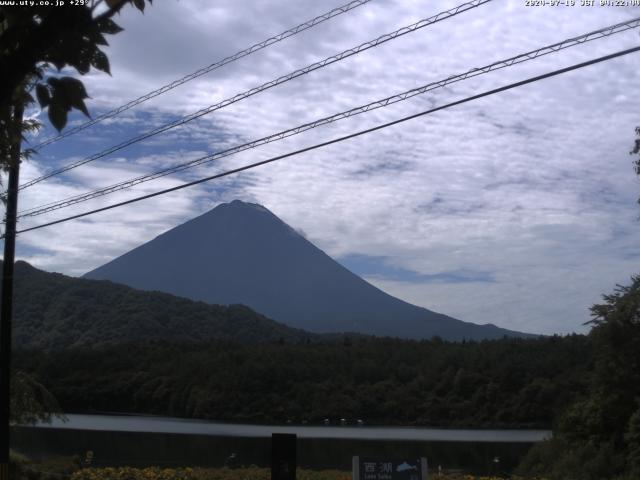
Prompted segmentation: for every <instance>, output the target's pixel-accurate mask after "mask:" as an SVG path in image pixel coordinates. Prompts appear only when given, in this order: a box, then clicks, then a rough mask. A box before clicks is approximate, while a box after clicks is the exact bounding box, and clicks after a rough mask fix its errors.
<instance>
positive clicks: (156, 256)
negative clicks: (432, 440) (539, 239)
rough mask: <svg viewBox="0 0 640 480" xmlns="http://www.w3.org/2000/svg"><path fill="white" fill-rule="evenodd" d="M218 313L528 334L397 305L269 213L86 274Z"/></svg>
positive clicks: (198, 226) (194, 231)
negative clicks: (234, 309) (226, 309)
mask: <svg viewBox="0 0 640 480" xmlns="http://www.w3.org/2000/svg"><path fill="white" fill-rule="evenodd" d="M85 277H86V278H90V279H104V280H111V281H113V282H117V283H122V284H125V285H129V286H131V287H134V288H138V289H142V290H150V291H153V290H157V291H162V292H167V293H172V294H174V295H178V296H181V297H186V298H190V299H193V300H200V301H203V302H207V303H210V304H223V305H228V304H244V305H248V306H250V307H251V308H253V309H255V310H256V311H259V312H261V313H262V314H264V315H267V316H268V317H270V318H273V319H275V320H277V321H279V322H283V323H285V324H287V325H289V326H292V327H295V328H301V329H304V330H308V331H312V332H318V333H320V332H359V333H363V334H370V335H379V336H393V337H400V338H412V339H421V338H422V339H424V338H431V337H433V336H436V335H437V336H440V337H441V338H443V339H446V340H462V339H474V340H480V339H495V338H500V337H502V336H505V335H507V336H528V335H527V334H523V333H519V332H514V331H511V330H506V329H502V328H498V327H496V326H495V325H491V324H486V325H477V324H474V323H469V322H463V321H460V320H457V319H455V318H452V317H449V316H446V315H442V314H440V313H436V312H432V311H430V310H427V309H426V308H422V307H417V306H415V305H411V304H409V303H407V302H404V301H402V300H400V299H398V298H395V297H392V296H391V295H388V294H386V293H385V292H383V291H381V290H379V289H378V288H376V287H374V286H373V285H371V284H369V283H367V282H366V281H365V280H363V279H362V278H360V277H358V276H357V275H355V274H354V273H352V272H350V271H349V270H347V269H346V268H344V267H343V266H342V265H340V264H339V263H337V262H336V261H334V260H333V259H331V258H330V257H329V256H328V255H326V254H325V253H324V252H323V251H321V250H320V249H318V248H317V247H315V246H314V245H313V244H311V243H310V242H309V241H307V240H306V239H305V238H303V237H302V236H301V235H299V234H298V233H297V232H296V231H295V230H294V229H292V228H291V227H289V226H288V225H287V224H285V223H284V222H282V221H281V220H280V219H279V218H278V217H276V216H275V215H274V214H273V213H271V212H270V211H269V210H267V209H266V208H264V207H263V206H260V205H256V204H251V203H244V202H241V201H238V200H236V201H233V202H231V203H227V204H221V205H219V206H217V207H216V208H214V209H213V210H211V211H209V212H207V213H205V214H204V215H201V216H199V217H197V218H194V219H193V220H190V221H188V222H186V223H184V224H183V225H180V226H178V227H176V228H173V229H172V230H169V231H168V232H165V233H163V234H162V235H160V236H158V237H157V238H155V239H153V240H151V241H150V242H147V243H145V244H143V245H141V246H139V247H138V248H135V249H134V250H131V251H130V252H128V253H126V254H124V255H122V256H121V257H119V258H116V259H115V260H113V261H111V262H109V263H107V264H105V265H103V266H101V267H99V268H97V269H95V270H93V271H91V272H89V273H87V274H86V275H85Z"/></svg>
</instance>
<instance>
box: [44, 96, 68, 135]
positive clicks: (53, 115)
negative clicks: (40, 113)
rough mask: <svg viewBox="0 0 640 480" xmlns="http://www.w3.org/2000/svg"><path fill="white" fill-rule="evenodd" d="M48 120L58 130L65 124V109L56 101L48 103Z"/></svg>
mask: <svg viewBox="0 0 640 480" xmlns="http://www.w3.org/2000/svg"><path fill="white" fill-rule="evenodd" d="M48 114H49V121H50V122H51V125H53V126H54V127H55V128H56V130H58V131H59V132H60V131H61V130H62V129H63V128H64V126H65V125H66V124H67V110H65V109H64V107H62V105H61V104H60V103H58V102H52V103H51V105H49V112H48Z"/></svg>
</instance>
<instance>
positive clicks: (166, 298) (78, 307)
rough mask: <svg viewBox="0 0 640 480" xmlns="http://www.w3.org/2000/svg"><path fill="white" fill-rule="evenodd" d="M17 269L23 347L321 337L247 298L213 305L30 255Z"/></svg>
mask: <svg viewBox="0 0 640 480" xmlns="http://www.w3.org/2000/svg"><path fill="white" fill-rule="evenodd" d="M1 264H2V262H1V261H0V265H1ZM15 269H16V273H15V299H14V324H13V340H14V345H15V346H16V347H18V348H33V349H44V350H50V349H64V348H75V347H80V348H83V347H84V348H93V347H100V346H107V345H116V344H121V343H132V342H141V341H148V340H171V341H177V342H184V343H190V342H192V343H198V342H206V341H210V340H212V339H216V340H225V341H237V342H243V343H255V342H264V341H272V340H278V339H281V338H282V339H284V340H285V341H288V342H295V341H298V342H306V341H307V339H314V338H315V337H316V336H315V335H313V334H311V333H308V332H304V331H302V330H298V329H295V328H290V327H287V326H286V325H283V324H281V323H277V322H274V321H273V320H270V319H268V318H266V317H264V316H263V315H260V314H259V313H256V312H255V311H253V310H251V309H250V308H248V307H246V306H243V305H231V306H228V307H227V306H222V305H209V304H206V303H202V302H194V301H191V300H187V299H184V298H180V297H176V296H174V295H169V294H166V293H160V292H144V291H140V290H135V289H133V288H129V287H125V286H124V285H118V284H115V283H111V282H108V281H95V280H85V279H80V278H72V277H67V276H65V275H61V274H58V273H49V272H44V271H42V270H38V269H36V268H34V267H32V266H31V265H29V264H28V263H26V262H17V263H16V266H15Z"/></svg>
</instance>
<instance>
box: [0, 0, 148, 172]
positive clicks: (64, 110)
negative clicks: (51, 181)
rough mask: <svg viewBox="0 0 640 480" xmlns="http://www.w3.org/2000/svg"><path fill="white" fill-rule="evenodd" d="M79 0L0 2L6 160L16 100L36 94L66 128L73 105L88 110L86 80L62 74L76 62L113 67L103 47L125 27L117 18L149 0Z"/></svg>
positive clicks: (79, 67) (1, 129)
mask: <svg viewBox="0 0 640 480" xmlns="http://www.w3.org/2000/svg"><path fill="white" fill-rule="evenodd" d="M148 1H149V3H151V1H152V0H148ZM45 3H46V4H47V5H44V4H45ZM78 3H81V4H75V3H73V2H67V4H66V5H60V6H56V5H54V2H35V4H34V5H24V6H6V5H3V6H0V71H1V72H2V75H0V134H1V137H0V154H1V155H2V157H1V160H2V162H3V164H5V165H6V163H7V159H8V158H9V157H8V155H7V151H8V149H9V146H10V145H12V144H13V143H12V142H13V141H15V134H13V133H12V128H11V125H12V124H13V123H14V122H15V119H14V110H15V107H16V105H18V104H20V105H22V106H26V105H28V104H29V103H31V102H33V101H35V99H34V95H35V97H36V98H37V100H38V103H39V104H40V107H41V108H42V109H47V113H48V116H49V120H50V121H51V124H52V125H53V126H54V127H55V128H56V129H58V130H62V129H63V128H64V126H65V125H66V122H67V116H68V113H69V112H70V111H71V110H72V109H77V110H79V111H81V112H83V113H84V114H85V115H87V116H88V115H89V111H88V109H87V107H86V105H85V103H84V101H85V99H86V98H88V94H87V91H86V89H85V87H84V85H83V83H82V82H81V81H80V80H78V79H77V78H75V77H71V76H65V75H62V72H63V70H64V69H68V68H73V69H75V70H76V72H77V73H78V74H79V75H85V74H86V73H88V72H89V70H90V69H91V67H93V68H95V69H97V70H101V71H103V72H106V73H110V67H109V59H108V58H107V55H106V54H105V53H104V51H103V50H102V49H101V47H104V46H106V45H108V43H107V40H106V37H105V35H113V34H116V33H118V32H120V31H121V30H122V29H121V28H120V27H119V26H118V25H117V24H116V23H115V22H114V21H113V19H112V18H113V17H114V16H115V15H116V14H117V13H118V12H120V10H121V9H122V8H123V7H124V6H125V5H126V4H128V3H133V5H134V6H135V7H136V8H138V9H139V10H141V11H143V10H144V6H145V3H144V0H108V1H106V2H102V1H100V0H98V1H96V0H91V1H89V0H87V1H86V2H78ZM34 126H36V124H34V123H32V124H31V125H29V124H28V125H26V127H27V128H33V127H34Z"/></svg>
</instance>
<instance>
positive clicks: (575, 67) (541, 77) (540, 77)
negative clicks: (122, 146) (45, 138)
mask: <svg viewBox="0 0 640 480" xmlns="http://www.w3.org/2000/svg"><path fill="white" fill-rule="evenodd" d="M637 51H640V47H634V48H629V49H627V50H622V51H619V52H616V53H612V54H610V55H605V56H603V57H599V58H595V59H592V60H589V61H587V62H582V63H578V64H576V65H572V66H570V67H565V68H561V69H559V70H554V71H552V72H548V73H545V74H543V75H538V76H535V77H531V78H528V79H526V80H522V81H519V82H515V83H511V84H509V85H505V86H503V87H499V88H495V89H493V90H489V91H486V92H483V93H480V94H477V95H473V96H471V97H466V98H463V99H462V100H457V101H455V102H451V103H448V104H446V105H442V106H439V107H435V108H432V109H429V110H425V111H423V112H420V113H416V114H413V115H409V116H406V117H403V118H400V119H398V120H394V121H392V122H388V123H384V124H381V125H377V126H375V127H371V128H368V129H365V130H361V131H359V132H355V133H351V134H349V135H345V136H342V137H338V138H334V139H333V140H328V141H326V142H322V143H318V144H316V145H312V146H310V147H305V148H302V149H300V150H296V151H293V152H289V153H285V154H283V155H278V156H276V157H272V158H269V159H267V160H262V161H260V162H255V163H252V164H249V165H245V166H243V167H239V168H235V169H232V170H227V171H226V172H222V173H218V174H216V175H212V176H209V177H205V178H201V179H199V180H195V181H193V182H189V183H185V184H183V185H178V186H176V187H172V188H167V189H165V190H160V191H158V192H155V193H150V194H147V195H142V196H140V197H136V198H132V199H130V200H126V201H123V202H119V203H114V204H112V205H108V206H106V207H102V208H97V209H95V210H90V211H87V212H84V213H79V214H77V215H72V216H69V217H65V218H61V219H59V220H55V221H53V222H47V223H43V224H41V225H36V226H34V227H29V228H25V229H23V230H18V232H17V233H25V232H30V231H32V230H38V229H41V228H45V227H49V226H52V225H57V224H59V223H64V222H68V221H70V220H75V219H78V218H82V217H86V216H88V215H93V214H96V213H99V212H104V211H106V210H111V209H113V208H117V207H122V206H124V205H129V204H131V203H136V202H139V201H142V200H146V199H148V198H152V197H157V196H159V195H164V194H167V193H171V192H175V191H177V190H182V189H183V188H187V187H192V186H194V185H198V184H201V183H205V182H209V181H211V180H215V179H218V178H222V177H226V176H228V175H232V174H234V173H239V172H243V171H245V170H250V169H253V168H256V167H259V166H262V165H266V164H268V163H272V162H275V161H278V160H282V159H284V158H288V157H292V156H295V155H299V154H301V153H305V152H309V151H311V150H316V149H319V148H322V147H326V146H328V145H333V144H334V143H339V142H343V141H345V140H349V139H351V138H355V137H359V136H361V135H365V134H367V133H372V132H375V131H378V130H382V129H384V128H387V127H391V126H393V125H397V124H399V123H403V122H406V121H408V120H412V119H415V118H418V117H422V116H424V115H428V114H430V113H434V112H437V111H440V110H444V109H447V108H450V107H454V106H456V105H461V104H463V103H467V102H470V101H473V100H478V99H480V98H483V97H488V96H490V95H495V94H496V93H500V92H504V91H506V90H511V89H513V88H517V87H521V86H523V85H527V84H530V83H534V82H537V81H540V80H544V79H546V78H550V77H554V76H557V75H561V74H563V73H567V72H571V71H573V70H578V69H580V68H584V67H587V66H589V65H594V64H596V63H601V62H605V61H608V60H612V59H614V58H617V57H621V56H623V55H628V54H630V53H634V52H637ZM3 237H4V235H3V236H2V237H0V238H3Z"/></svg>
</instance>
